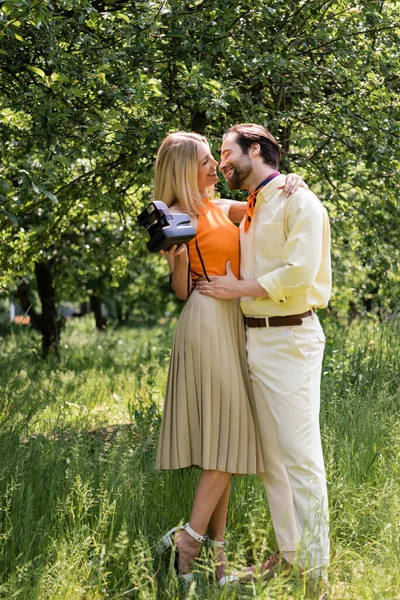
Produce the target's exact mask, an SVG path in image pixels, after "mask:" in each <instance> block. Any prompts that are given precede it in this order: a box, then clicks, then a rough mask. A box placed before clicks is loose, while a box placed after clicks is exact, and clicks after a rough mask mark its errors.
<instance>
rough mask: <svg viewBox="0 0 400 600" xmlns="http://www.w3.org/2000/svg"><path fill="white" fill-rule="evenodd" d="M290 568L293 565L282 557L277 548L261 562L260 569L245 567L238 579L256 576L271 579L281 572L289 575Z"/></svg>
mask: <svg viewBox="0 0 400 600" xmlns="http://www.w3.org/2000/svg"><path fill="white" fill-rule="evenodd" d="M292 569H293V566H292V565H291V564H290V563H289V562H288V561H287V560H286V559H285V558H283V556H282V554H281V552H280V551H279V550H278V551H277V552H275V553H274V554H271V556H269V557H268V558H267V560H265V561H264V562H263V564H262V567H261V569H258V568H257V567H249V568H248V569H245V571H244V573H243V574H242V575H241V576H240V579H241V581H243V580H244V579H245V578H249V579H252V578H254V577H257V576H259V577H262V578H263V579H272V578H273V577H276V576H277V575H281V574H282V575H289V574H290V573H291V572H292ZM243 576H244V577H243Z"/></svg>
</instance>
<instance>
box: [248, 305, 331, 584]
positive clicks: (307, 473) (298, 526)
mask: <svg viewBox="0 0 400 600" xmlns="http://www.w3.org/2000/svg"><path fill="white" fill-rule="evenodd" d="M324 346H325V336H324V333H323V331H322V328H321V325H320V323H319V320H318V317H317V316H316V315H315V314H314V315H312V316H310V317H306V318H305V319H303V324H302V325H299V326H295V327H270V328H268V327H263V328H254V329H253V328H247V353H248V362H249V368H250V376H251V380H252V384H253V390H254V395H255V401H256V410H257V419H258V425H259V429H260V436H261V446H262V452H263V460H264V465H265V473H263V474H261V475H260V477H261V480H262V482H263V484H264V487H265V491H266V494H267V498H268V502H269V506H270V511H271V516H272V521H273V525H274V529H275V534H276V537H277V540H278V545H279V549H280V550H281V551H289V552H291V551H296V552H297V553H298V557H299V561H300V564H301V565H302V566H303V567H304V568H306V569H310V570H311V572H310V574H313V575H316V576H317V575H318V576H319V575H323V576H326V571H327V566H328V564H329V523H328V499H327V489H326V479H325V468H324V460H323V455H322V448H321V437H320V429H319V407H320V380H321V364H322V357H323V353H324Z"/></svg>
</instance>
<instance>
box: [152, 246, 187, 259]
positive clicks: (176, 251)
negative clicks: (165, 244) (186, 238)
mask: <svg viewBox="0 0 400 600" xmlns="http://www.w3.org/2000/svg"><path fill="white" fill-rule="evenodd" d="M185 250H186V244H180V245H179V246H178V245H177V244H175V245H174V246H171V248H170V249H169V250H159V251H158V254H159V255H160V256H179V255H180V254H182V252H185Z"/></svg>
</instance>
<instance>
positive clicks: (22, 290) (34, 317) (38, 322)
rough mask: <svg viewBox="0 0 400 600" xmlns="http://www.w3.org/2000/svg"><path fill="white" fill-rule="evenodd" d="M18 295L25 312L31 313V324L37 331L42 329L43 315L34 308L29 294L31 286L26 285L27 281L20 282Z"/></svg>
mask: <svg viewBox="0 0 400 600" xmlns="http://www.w3.org/2000/svg"><path fill="white" fill-rule="evenodd" d="M17 296H18V298H19V301H20V304H21V308H22V310H23V311H24V313H25V314H27V315H29V317H30V318H31V325H32V327H33V328H34V329H36V330H37V331H42V316H41V315H39V314H38V313H37V312H36V311H35V309H34V308H33V305H32V302H31V299H30V296H29V288H28V286H27V285H26V283H25V281H23V282H22V283H20V284H19V286H18V290H17Z"/></svg>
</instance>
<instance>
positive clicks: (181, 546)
mask: <svg viewBox="0 0 400 600" xmlns="http://www.w3.org/2000/svg"><path fill="white" fill-rule="evenodd" d="M230 481H231V473H224V472H222V471H202V472H201V475H200V479H199V483H198V485H197V490H196V495H195V498H194V502H193V508H192V512H191V515H190V519H189V524H190V526H191V528H192V529H194V530H195V531H196V532H197V533H199V534H200V535H204V534H205V532H206V529H207V527H208V525H209V524H210V526H211V530H210V533H211V534H212V535H217V536H219V537H218V538H213V539H223V535H224V531H225V524H226V512H227V509H228V500H229V489H230ZM214 513H215V515H214ZM221 536H222V537H221ZM176 545H177V548H178V554H179V567H178V568H179V573H181V574H183V573H187V572H188V571H190V565H191V562H192V560H194V559H195V558H197V556H198V555H199V552H200V547H201V545H200V543H199V542H196V540H194V539H193V538H192V537H191V536H190V535H189V534H188V533H187V532H186V531H184V530H183V531H178V532H177V535H176Z"/></svg>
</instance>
